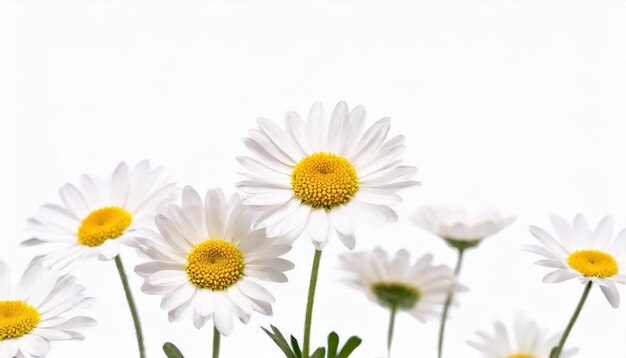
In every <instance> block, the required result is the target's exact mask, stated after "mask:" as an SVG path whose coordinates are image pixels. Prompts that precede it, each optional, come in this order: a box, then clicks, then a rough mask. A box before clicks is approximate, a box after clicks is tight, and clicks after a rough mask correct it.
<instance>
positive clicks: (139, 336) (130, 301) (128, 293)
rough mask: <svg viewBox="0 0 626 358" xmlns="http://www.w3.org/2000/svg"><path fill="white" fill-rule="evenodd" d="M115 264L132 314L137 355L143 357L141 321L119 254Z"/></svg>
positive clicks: (144, 353)
mask: <svg viewBox="0 0 626 358" xmlns="http://www.w3.org/2000/svg"><path fill="white" fill-rule="evenodd" d="M115 266H116V267H117V272H118V273H119V274H120V280H121V281H122V286H124V293H126V301H128V308H130V314H131V315H132V316H133V323H134V324H135V335H136V336H137V346H138V348H139V357H140V358H145V357H146V352H145V348H144V346H143V333H141V322H139V313H137V306H135V300H134V299H133V293H132V291H131V290H130V286H129V285H128V277H126V271H124V265H123V264H122V259H121V258H120V255H117V256H115Z"/></svg>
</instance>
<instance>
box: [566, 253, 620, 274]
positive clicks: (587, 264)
mask: <svg viewBox="0 0 626 358" xmlns="http://www.w3.org/2000/svg"><path fill="white" fill-rule="evenodd" d="M567 263H568V264H569V266H570V267H571V268H573V269H574V270H576V271H578V272H580V273H581V274H583V275H584V276H587V277H599V278H607V277H611V276H613V275H615V274H616V273H617V272H618V267H617V261H615V259H614V258H613V256H611V255H609V254H607V253H605V252H602V251H597V250H578V251H576V252H574V253H573V254H571V255H569V257H568V258H567Z"/></svg>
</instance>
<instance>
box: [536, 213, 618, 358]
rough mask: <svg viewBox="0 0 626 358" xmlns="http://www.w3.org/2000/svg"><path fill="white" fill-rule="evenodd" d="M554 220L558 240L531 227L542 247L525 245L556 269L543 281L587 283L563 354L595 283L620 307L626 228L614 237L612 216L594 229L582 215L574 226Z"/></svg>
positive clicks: (543, 262)
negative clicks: (617, 284)
mask: <svg viewBox="0 0 626 358" xmlns="http://www.w3.org/2000/svg"><path fill="white" fill-rule="evenodd" d="M551 221H552V225H553V226H554V229H555V231H556V234H557V237H558V240H557V239H556V238H555V237H554V236H552V235H550V234H549V233H548V232H546V231H544V230H543V229H541V228H539V227H536V226H531V227H530V232H531V234H532V235H533V236H535V237H536V238H537V240H539V242H541V244H542V246H538V245H528V246H525V247H524V248H525V249H526V250H528V251H531V252H533V253H535V254H538V255H540V256H542V257H543V258H542V259H541V260H539V261H537V262H536V264H537V265H540V266H545V267H549V268H551V269H553V271H552V272H550V273H549V274H547V275H546V276H545V277H544V278H543V282H546V283H557V282H563V281H567V280H570V279H573V278H576V279H578V280H579V281H580V282H581V283H582V284H584V285H585V289H584V291H583V295H582V298H581V299H580V302H579V303H578V306H577V307H576V310H575V312H574V315H573V317H572V319H571V320H570V323H569V325H568V329H567V330H566V331H565V333H564V335H563V337H562V339H561V342H560V344H559V350H558V352H559V353H560V352H561V350H562V348H563V344H564V343H565V340H566V339H567V336H568V334H569V331H570V329H571V328H572V326H573V325H574V323H575V322H576V319H577V318H578V313H580V311H581V309H582V307H583V305H584V303H585V301H586V299H587V296H588V294H589V291H590V290H591V286H592V285H593V284H596V285H597V286H600V289H601V291H602V293H603V294H604V296H605V297H606V299H607V300H608V301H609V303H610V304H611V306H613V307H614V308H617V307H618V306H619V303H620V296H619V292H618V291H617V287H616V283H620V284H624V283H626V276H625V275H624V273H623V272H622V271H621V268H622V267H625V266H626V261H625V259H626V256H625V255H624V254H625V253H626V229H624V230H622V231H621V232H620V233H619V234H618V235H617V236H615V237H613V223H614V220H613V218H612V217H611V216H607V217H605V218H604V219H602V220H601V221H600V223H599V224H598V225H597V226H596V228H595V229H594V230H592V229H591V228H590V227H589V224H588V223H587V219H586V218H585V217H584V216H583V215H580V214H579V215H576V217H575V218H574V221H573V222H572V224H571V225H570V224H569V223H568V222H567V221H566V220H565V219H563V218H561V217H559V216H552V218H551ZM554 357H559V356H558V354H557V355H555V356H554ZM551 358H552V357H551Z"/></svg>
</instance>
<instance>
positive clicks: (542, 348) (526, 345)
mask: <svg viewBox="0 0 626 358" xmlns="http://www.w3.org/2000/svg"><path fill="white" fill-rule="evenodd" d="M494 329H495V332H494V334H493V335H490V334H488V333H486V332H483V331H477V332H476V335H477V336H478V337H477V339H476V340H475V341H467V344H469V345H470V346H472V347H473V348H476V349H477V350H478V351H480V353H482V356H483V357H484V358H548V357H549V356H550V352H551V351H552V348H554V347H555V346H556V345H557V344H558V341H559V338H560V336H561V335H560V334H555V335H550V336H548V334H547V331H546V330H545V329H542V328H540V327H539V325H538V324H537V323H536V322H535V321H534V320H532V319H531V318H529V317H528V316H526V315H525V314H522V313H519V314H517V315H516V317H515V333H514V337H515V338H514V339H515V343H514V344H512V342H511V339H510V338H509V333H508V331H507V328H506V327H505V325H504V324H503V323H502V322H500V321H498V322H495V323H494ZM577 352H578V349H577V348H572V349H566V350H565V351H563V352H562V353H561V355H560V357H561V358H567V357H571V356H573V355H575V354H576V353H577Z"/></svg>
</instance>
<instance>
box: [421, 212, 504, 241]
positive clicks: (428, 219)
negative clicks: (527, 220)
mask: <svg viewBox="0 0 626 358" xmlns="http://www.w3.org/2000/svg"><path fill="white" fill-rule="evenodd" d="M411 219H412V220H413V222H414V223H415V224H416V225H417V226H419V227H421V228H422V229H424V230H427V231H430V232H431V233H433V234H435V235H437V236H439V237H441V238H442V239H444V240H446V242H447V243H448V244H450V245H451V246H453V247H462V248H469V247H474V246H476V245H478V244H479V243H480V242H481V241H482V240H484V239H485V238H487V237H489V236H492V235H495V234H497V233H498V232H499V231H500V230H502V229H504V228H505V227H507V226H509V225H511V223H513V221H515V218H514V217H511V216H508V217H503V216H501V215H500V214H499V213H497V212H493V211H489V212H483V213H479V214H475V215H470V214H468V213H467V212H466V211H465V210H463V209H457V208H447V207H428V206H424V207H421V208H420V209H419V210H418V211H417V213H416V214H415V215H413V216H412V217H411Z"/></svg>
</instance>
